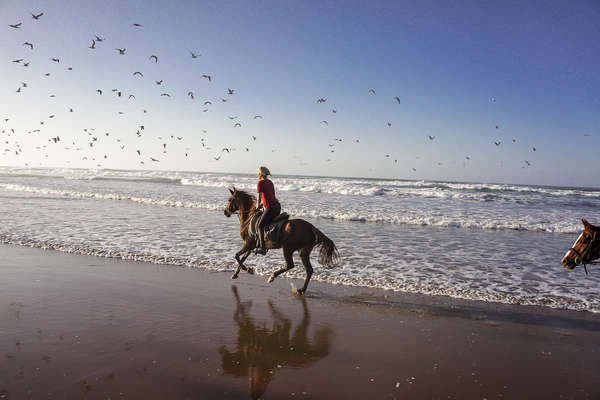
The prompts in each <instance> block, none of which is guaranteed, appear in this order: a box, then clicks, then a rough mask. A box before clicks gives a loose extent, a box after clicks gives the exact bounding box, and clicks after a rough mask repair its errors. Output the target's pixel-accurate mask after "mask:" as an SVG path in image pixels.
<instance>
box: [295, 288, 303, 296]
mask: <svg viewBox="0 0 600 400" xmlns="http://www.w3.org/2000/svg"><path fill="white" fill-rule="evenodd" d="M296 294H297V295H298V296H302V295H303V294H304V291H303V290H302V289H298V290H296Z"/></svg>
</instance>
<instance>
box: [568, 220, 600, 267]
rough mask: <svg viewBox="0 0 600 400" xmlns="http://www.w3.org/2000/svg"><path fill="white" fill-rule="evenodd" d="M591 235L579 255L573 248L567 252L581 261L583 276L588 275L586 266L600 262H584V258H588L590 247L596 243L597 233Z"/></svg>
mask: <svg viewBox="0 0 600 400" xmlns="http://www.w3.org/2000/svg"><path fill="white" fill-rule="evenodd" d="M591 235H592V239H591V240H590V241H589V242H588V243H587V244H586V245H585V248H584V249H583V251H582V252H581V253H580V252H579V251H577V250H575V248H574V247H571V248H570V249H569V250H570V251H572V252H573V253H575V254H576V255H577V257H579V259H580V260H581V263H582V264H583V269H584V270H585V274H586V275H587V274H588V270H587V266H586V264H600V262H597V261H592V260H589V261H587V262H586V261H585V260H586V258H587V257H588V256H589V254H590V251H592V245H593V244H594V242H595V241H596V238H597V236H598V235H597V232H596V231H593V232H592V233H591Z"/></svg>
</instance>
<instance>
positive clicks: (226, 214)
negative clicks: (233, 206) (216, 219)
mask: <svg viewBox="0 0 600 400" xmlns="http://www.w3.org/2000/svg"><path fill="white" fill-rule="evenodd" d="M223 214H225V216H226V217H227V218H229V217H231V212H230V211H229V210H228V209H224V210H223Z"/></svg>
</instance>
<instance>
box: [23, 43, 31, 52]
mask: <svg viewBox="0 0 600 400" xmlns="http://www.w3.org/2000/svg"><path fill="white" fill-rule="evenodd" d="M23 46H29V47H30V48H31V50H33V43H29V42H25V43H23Z"/></svg>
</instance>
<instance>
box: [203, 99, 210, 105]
mask: <svg viewBox="0 0 600 400" xmlns="http://www.w3.org/2000/svg"><path fill="white" fill-rule="evenodd" d="M208 104H212V103H211V102H210V101H208V100H206V101H205V102H204V105H208Z"/></svg>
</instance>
